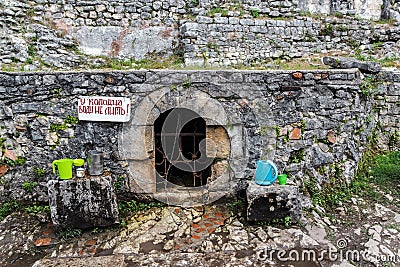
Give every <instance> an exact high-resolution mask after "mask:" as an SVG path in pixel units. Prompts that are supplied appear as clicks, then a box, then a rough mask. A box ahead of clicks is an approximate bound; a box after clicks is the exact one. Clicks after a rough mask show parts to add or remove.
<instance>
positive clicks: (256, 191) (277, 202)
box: [246, 181, 301, 222]
mask: <svg viewBox="0 0 400 267" xmlns="http://www.w3.org/2000/svg"><path fill="white" fill-rule="evenodd" d="M246 193H247V203H248V206H247V220H248V221H250V222H258V221H272V220H275V219H283V218H285V217H288V216H289V217H291V218H292V221H293V222H297V221H298V220H299V219H300V217H301V202H300V193H299V189H298V187H297V186H292V185H269V186H261V185H257V184H256V183H255V182H254V181H251V182H250V184H249V187H248V188H247V190H246Z"/></svg>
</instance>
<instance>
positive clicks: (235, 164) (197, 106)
mask: <svg viewBox="0 0 400 267" xmlns="http://www.w3.org/2000/svg"><path fill="white" fill-rule="evenodd" d="M236 105H237V107H236V109H237V110H241V112H243V114H244V115H243V114H239V115H238V114H235V113H232V112H227V110H225V108H224V106H223V105H222V104H221V102H220V100H217V99H215V98H213V97H211V96H210V95H209V94H208V93H206V92H204V91H202V90H199V89H197V88H189V89H180V90H171V89H170V88H169V87H167V86H165V87H161V88H158V89H157V90H155V91H153V92H151V93H150V94H148V95H147V96H146V97H145V98H144V99H143V100H142V101H141V102H140V104H139V105H138V106H137V107H136V109H135V110H134V111H133V112H132V113H133V116H132V119H131V120H130V121H129V122H127V123H124V125H123V127H122V134H121V136H120V138H119V151H120V155H121V157H122V159H124V160H126V162H127V168H128V170H129V173H130V175H129V176H130V177H129V182H128V187H129V191H130V192H132V193H145V194H152V195H153V196H154V197H155V198H156V199H158V200H161V201H164V202H167V203H169V204H174V205H183V206H192V205H201V204H205V203H209V202H212V201H214V200H217V199H218V198H220V197H222V196H224V195H226V194H228V193H231V192H232V191H233V188H234V187H235V186H236V184H237V182H238V180H237V179H243V178H247V177H248V175H249V173H251V171H249V165H251V164H249V157H250V156H253V157H254V158H256V157H259V156H260V155H261V152H260V153H258V152H256V151H251V152H249V149H254V148H255V147H256V148H257V149H259V147H260V145H259V144H256V145H249V141H250V142H258V141H260V140H259V139H258V140H251V138H249V137H248V136H247V132H253V134H254V132H257V131H258V130H259V129H258V128H259V125H258V124H256V123H255V124H251V125H245V123H243V121H242V120H243V119H244V118H243V117H246V116H247V117H249V116H251V117H254V120H256V118H255V115H254V114H253V113H252V110H251V108H250V107H248V106H246V105H244V106H243V105H241V104H239V102H236ZM173 108H186V109H190V110H192V111H194V112H196V113H197V114H198V115H199V116H201V117H202V118H204V119H205V121H206V125H207V137H208V138H209V139H210V140H213V139H212V138H213V137H214V138H217V139H218V137H216V135H218V133H220V134H221V133H222V135H223V132H224V131H225V132H226V135H227V136H226V137H227V142H222V143H228V145H229V155H227V158H226V160H227V164H226V166H218V167H217V166H216V167H215V169H218V171H219V172H220V173H219V174H220V175H219V176H218V177H217V178H216V179H215V180H212V181H211V182H210V183H208V184H207V185H206V186H203V187H194V188H187V187H184V188H182V187H177V186H176V185H171V184H167V185H166V184H165V181H164V180H162V179H160V177H157V173H156V171H155V167H154V164H155V163H154V141H153V140H154V129H153V125H154V122H155V120H156V119H157V118H158V116H159V115H160V114H161V113H163V112H165V111H167V110H169V109H173ZM219 127H222V129H223V130H224V131H222V130H221V128H219ZM218 128H219V130H218ZM257 129H258V130H257ZM215 141H216V142H217V143H218V144H220V143H221V142H219V141H220V140H215ZM217 150H218V147H217ZM221 150H224V149H221ZM254 153H256V155H255V156H254ZM257 153H258V154H257ZM253 163H254V159H253ZM222 165H223V164H222ZM253 165H255V164H253ZM250 168H251V167H250ZM221 170H222V171H221ZM162 187H163V189H164V190H160V188H162ZM185 194H186V196H190V198H189V197H185V196H184V195H185Z"/></svg>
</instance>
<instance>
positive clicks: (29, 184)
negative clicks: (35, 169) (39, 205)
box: [22, 181, 37, 192]
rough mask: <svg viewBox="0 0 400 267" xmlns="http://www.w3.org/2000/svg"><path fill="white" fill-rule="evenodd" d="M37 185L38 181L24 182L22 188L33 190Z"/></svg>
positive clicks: (28, 190)
mask: <svg viewBox="0 0 400 267" xmlns="http://www.w3.org/2000/svg"><path fill="white" fill-rule="evenodd" d="M36 186H37V182H29V181H27V182H23V183H22V188H23V189H24V190H25V191H27V192H33V189H34V188H35V187H36Z"/></svg>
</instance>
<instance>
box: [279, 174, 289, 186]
mask: <svg viewBox="0 0 400 267" xmlns="http://www.w3.org/2000/svg"><path fill="white" fill-rule="evenodd" d="M286 180H287V175H286V174H279V175H278V181H279V184H280V185H285V184H286Z"/></svg>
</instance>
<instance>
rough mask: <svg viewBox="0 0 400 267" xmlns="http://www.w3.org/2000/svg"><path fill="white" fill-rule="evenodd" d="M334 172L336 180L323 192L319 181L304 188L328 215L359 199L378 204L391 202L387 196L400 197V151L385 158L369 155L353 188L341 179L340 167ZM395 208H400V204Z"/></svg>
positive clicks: (325, 185)
mask: <svg viewBox="0 0 400 267" xmlns="http://www.w3.org/2000/svg"><path fill="white" fill-rule="evenodd" d="M331 169H333V170H334V175H333V176H334V177H331V182H330V183H327V184H324V185H323V186H322V188H321V189H319V188H317V185H316V181H315V179H310V180H309V181H306V182H305V184H304V189H305V191H306V192H307V193H308V194H309V195H310V197H311V200H312V202H313V203H314V204H315V205H319V206H321V207H323V208H325V209H326V210H328V211H330V210H333V209H334V208H335V207H336V206H337V205H338V204H339V202H346V201H348V200H349V199H350V198H351V197H353V196H355V195H358V196H360V197H364V198H368V199H372V200H373V201H374V202H378V203H384V202H387V198H386V197H385V196H384V194H387V193H389V194H391V195H392V196H393V197H394V198H396V197H397V198H399V197H400V187H399V182H400V151H394V152H388V153H382V154H379V153H377V152H375V151H373V150H369V151H367V152H365V155H364V158H363V160H362V161H361V162H360V163H359V169H358V171H357V175H356V177H355V179H354V180H353V181H352V182H351V183H349V184H348V183H346V182H345V181H343V179H340V178H341V177H342V173H341V171H340V168H339V167H338V166H337V165H336V166H333V168H331ZM377 188H378V189H379V190H377ZM386 204H387V203H386ZM393 204H395V205H397V206H400V203H393Z"/></svg>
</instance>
